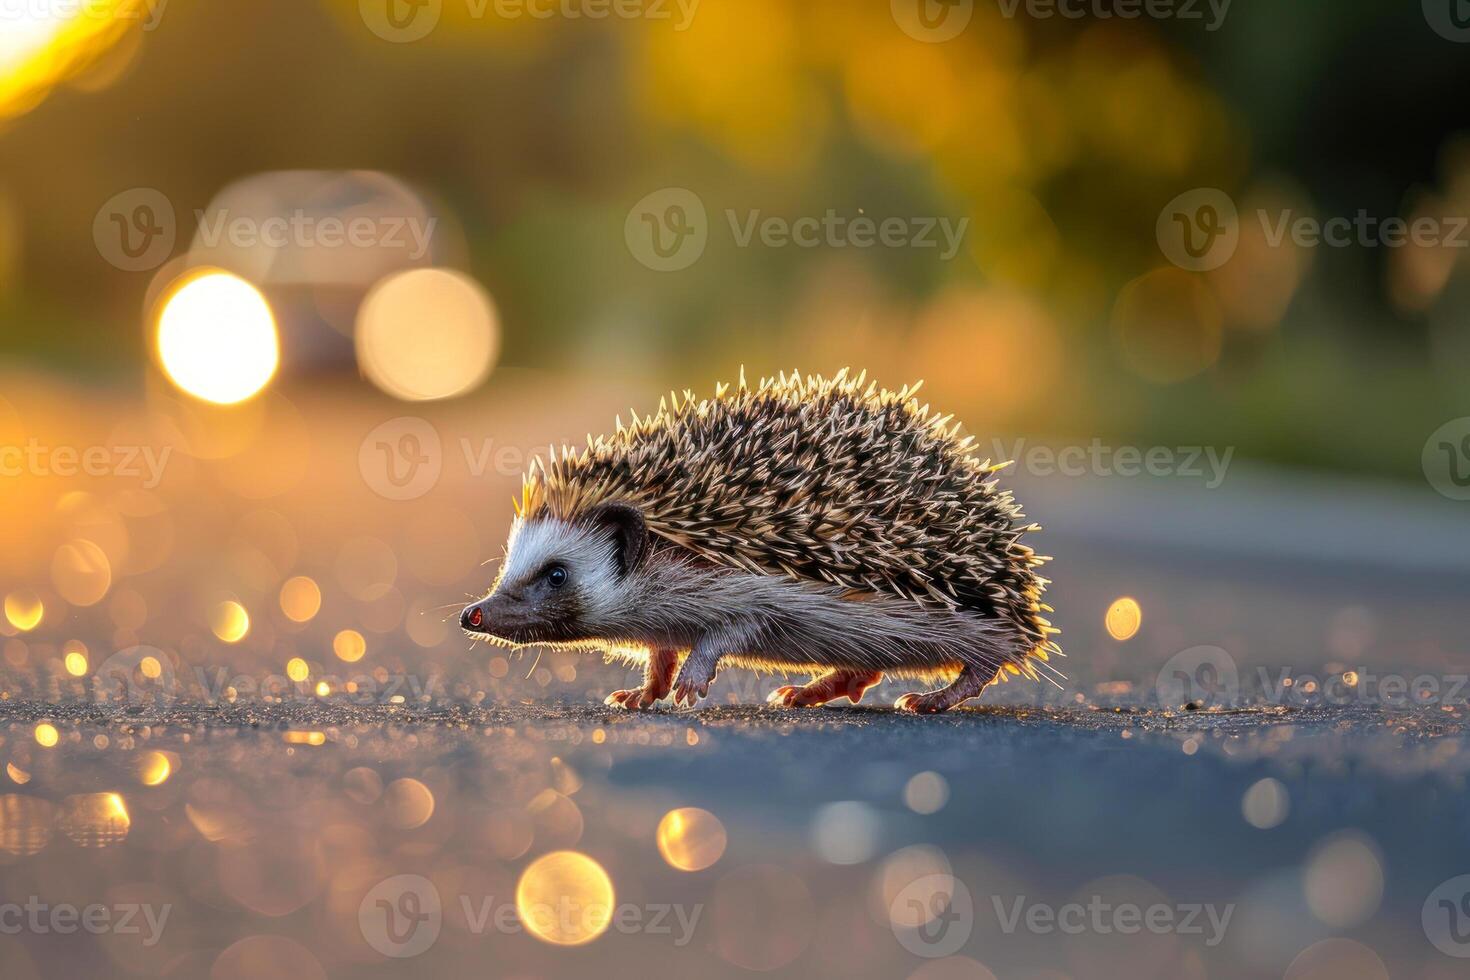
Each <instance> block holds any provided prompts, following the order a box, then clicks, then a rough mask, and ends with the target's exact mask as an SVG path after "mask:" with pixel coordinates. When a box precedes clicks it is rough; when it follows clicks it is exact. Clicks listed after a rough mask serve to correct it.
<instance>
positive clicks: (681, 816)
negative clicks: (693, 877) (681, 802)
mask: <svg viewBox="0 0 1470 980" xmlns="http://www.w3.org/2000/svg"><path fill="white" fill-rule="evenodd" d="M657 836H658V852H659V853H660V854H662V855H663V858H664V860H665V861H667V862H668V863H669V865H670V866H671V867H675V868H678V869H679V870H680V871H703V870H704V869H705V868H708V867H709V866H710V865H712V864H714V863H715V862H716V861H718V860H719V859H720V858H721V857H722V856H724V853H725V844H726V840H727V838H726V835H725V825H724V824H723V823H721V822H720V818H719V817H717V816H715V815H714V814H713V813H710V812H709V811H708V810H701V809H700V808H699V807H696V806H686V807H680V808H679V809H677V810H670V811H669V812H668V813H666V814H664V817H663V819H662V820H660V821H659V822H658V835H657Z"/></svg>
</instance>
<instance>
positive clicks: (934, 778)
mask: <svg viewBox="0 0 1470 980" xmlns="http://www.w3.org/2000/svg"><path fill="white" fill-rule="evenodd" d="M903 801H904V803H905V805H907V806H908V808H909V809H910V810H912V811H914V812H915V813H922V814H930V813H938V812H939V811H940V810H942V809H944V804H946V803H948V802H949V782H948V781H947V780H946V779H945V778H944V777H943V776H941V775H940V774H939V773H937V772H921V773H916V774H915V775H914V776H913V778H912V779H910V780H909V781H908V782H907V783H905V784H904V787H903Z"/></svg>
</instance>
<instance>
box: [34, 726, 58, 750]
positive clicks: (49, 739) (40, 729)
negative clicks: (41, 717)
mask: <svg viewBox="0 0 1470 980" xmlns="http://www.w3.org/2000/svg"><path fill="white" fill-rule="evenodd" d="M35 736H36V744H37V745H39V746H41V747H42V748H45V749H49V748H51V747H53V746H54V745H56V742H57V739H58V738H59V736H58V735H57V732H56V726H55V725H53V724H51V723H50V722H49V721H43V722H41V723H40V724H39V725H37V726H36V730H35Z"/></svg>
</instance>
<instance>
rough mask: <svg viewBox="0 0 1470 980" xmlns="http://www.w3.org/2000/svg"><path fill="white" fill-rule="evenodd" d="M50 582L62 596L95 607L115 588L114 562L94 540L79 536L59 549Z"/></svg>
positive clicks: (52, 565)
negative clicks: (109, 559) (113, 578)
mask: <svg viewBox="0 0 1470 980" xmlns="http://www.w3.org/2000/svg"><path fill="white" fill-rule="evenodd" d="M51 581H52V584H54V585H55V586H56V591H57V592H59V593H61V597H62V598H63V599H65V600H66V601H67V602H69V603H71V604H72V605H74V606H94V605H96V604H97V603H99V602H101V601H102V599H103V597H104V596H106V595H107V590H108V589H109V588H111V587H112V563H111V562H109V561H108V560H107V555H106V553H105V552H104V551H103V550H102V549H101V548H100V547H98V546H97V545H96V544H94V543H93V542H91V541H87V540H84V539H81V538H78V539H77V540H75V541H68V542H67V543H66V544H64V545H62V546H61V547H60V548H57V549H56V554H55V556H54V557H53V558H52V560H51Z"/></svg>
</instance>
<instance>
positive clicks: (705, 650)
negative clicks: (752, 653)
mask: <svg viewBox="0 0 1470 980" xmlns="http://www.w3.org/2000/svg"><path fill="white" fill-rule="evenodd" d="M739 647H740V642H739V637H738V636H734V635H731V636H725V635H719V634H711V635H708V636H705V637H703V638H702V639H700V641H699V642H698V643H696V644H695V645H694V649H692V650H690V651H689V656H687V657H685V658H684V663H683V664H682V665H681V666H680V667H679V676H678V678H677V679H676V680H675V681H674V704H676V705H678V704H684V705H686V706H688V707H690V708H692V707H694V705H695V704H697V703H698V702H699V699H700V698H703V697H707V696H708V695H709V686H710V685H711V684H713V683H714V680H715V673H716V672H717V671H718V670H719V669H720V658H721V657H723V656H724V655H725V654H727V653H730V652H732V651H734V650H737V649H739Z"/></svg>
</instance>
